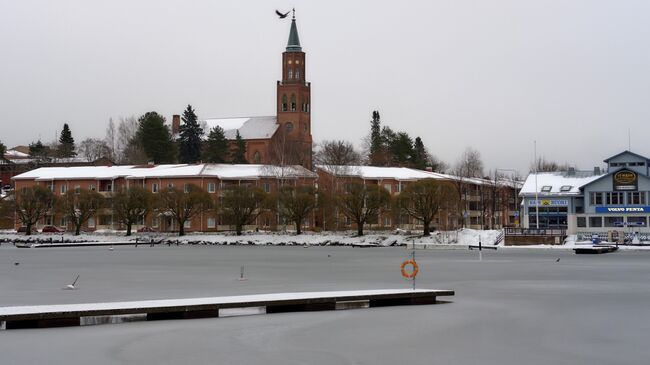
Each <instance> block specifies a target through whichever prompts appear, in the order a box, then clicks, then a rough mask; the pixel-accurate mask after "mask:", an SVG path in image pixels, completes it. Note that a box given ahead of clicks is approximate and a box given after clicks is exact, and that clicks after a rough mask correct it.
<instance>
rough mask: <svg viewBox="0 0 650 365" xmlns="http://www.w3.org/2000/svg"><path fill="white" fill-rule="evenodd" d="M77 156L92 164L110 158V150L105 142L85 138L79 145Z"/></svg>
mask: <svg viewBox="0 0 650 365" xmlns="http://www.w3.org/2000/svg"><path fill="white" fill-rule="evenodd" d="M79 154H80V155H81V156H83V157H84V158H85V159H86V161H88V162H93V161H96V160H97V159H99V158H102V157H106V158H110V155H111V150H110V147H109V146H108V145H107V144H106V141H103V140H101V139H95V138H86V139H84V140H83V141H81V143H80V144H79Z"/></svg>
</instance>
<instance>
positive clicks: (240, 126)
mask: <svg viewBox="0 0 650 365" xmlns="http://www.w3.org/2000/svg"><path fill="white" fill-rule="evenodd" d="M205 124H206V129H205V136H206V138H207V135H208V134H209V133H210V130H211V129H212V128H214V127H216V126H220V127H221V128H223V130H224V134H225V135H226V138H227V139H231V140H232V139H235V137H236V135H237V131H239V135H240V136H241V138H243V139H268V138H271V137H272V136H273V134H274V133H275V131H276V130H277V129H278V127H279V125H278V122H277V118H276V117H275V116H268V117H236V118H210V119H206V120H205Z"/></svg>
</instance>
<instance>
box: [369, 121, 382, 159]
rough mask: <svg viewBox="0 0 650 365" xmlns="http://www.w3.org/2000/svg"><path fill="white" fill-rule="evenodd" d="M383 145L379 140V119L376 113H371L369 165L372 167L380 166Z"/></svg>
mask: <svg viewBox="0 0 650 365" xmlns="http://www.w3.org/2000/svg"><path fill="white" fill-rule="evenodd" d="M382 150H383V144H382V139H381V117H380V116H379V112H378V111H376V110H375V111H373V112H372V120H371V121H370V151H369V152H370V156H369V160H370V164H371V165H373V166H379V165H381V164H382V163H381V159H382V158H381V155H382V152H383V151H382Z"/></svg>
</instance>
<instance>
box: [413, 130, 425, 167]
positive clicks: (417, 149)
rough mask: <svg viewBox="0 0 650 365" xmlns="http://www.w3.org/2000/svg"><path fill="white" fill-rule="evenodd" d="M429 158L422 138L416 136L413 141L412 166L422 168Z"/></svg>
mask: <svg viewBox="0 0 650 365" xmlns="http://www.w3.org/2000/svg"><path fill="white" fill-rule="evenodd" d="M428 160H429V153H428V152H427V149H426V148H425V147H424V143H422V138H420V137H416V138H415V143H413V158H412V159H411V161H412V162H413V167H415V168H416V169H420V170H424V169H425V168H426V167H427V162H428Z"/></svg>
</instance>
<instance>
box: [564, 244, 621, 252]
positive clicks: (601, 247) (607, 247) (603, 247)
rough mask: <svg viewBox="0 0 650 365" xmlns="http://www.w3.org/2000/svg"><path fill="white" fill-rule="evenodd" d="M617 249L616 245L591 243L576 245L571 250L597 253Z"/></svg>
mask: <svg viewBox="0 0 650 365" xmlns="http://www.w3.org/2000/svg"><path fill="white" fill-rule="evenodd" d="M616 250H618V247H616V246H611V245H593V246H587V247H577V248H574V249H573V251H574V252H575V253H577V254H599V253H608V252H614V251H616Z"/></svg>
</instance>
